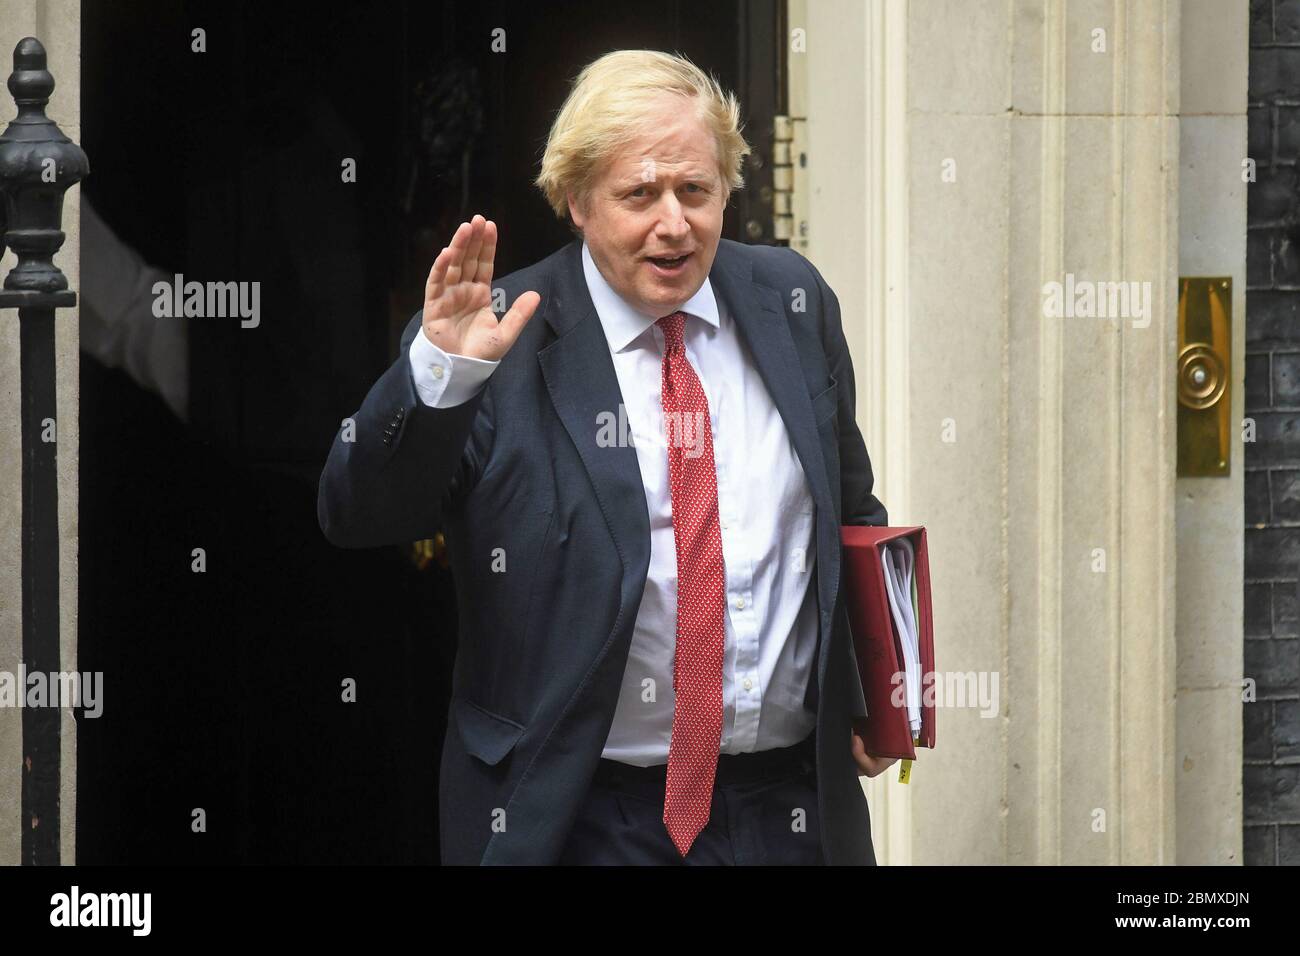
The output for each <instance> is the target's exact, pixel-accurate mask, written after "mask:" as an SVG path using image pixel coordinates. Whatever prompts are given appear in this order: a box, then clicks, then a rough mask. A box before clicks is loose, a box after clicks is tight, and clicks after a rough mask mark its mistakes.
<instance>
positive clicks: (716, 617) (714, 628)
mask: <svg viewBox="0 0 1300 956" xmlns="http://www.w3.org/2000/svg"><path fill="white" fill-rule="evenodd" d="M685 322H686V315H685V313H683V312H674V313H673V314H672V315H666V316H664V317H663V318H662V319H660V320H659V321H658V323H657V324H658V326H659V328H660V329H662V330H663V333H664V358H663V382H662V399H663V409H664V428H665V433H666V437H667V439H668V477H669V481H670V484H671V487H672V503H673V539H674V541H675V542H676V545H677V649H676V653H675V655H674V658H673V691H674V694H675V698H676V700H675V705H674V710H673V735H672V741H671V743H670V744H669V746H668V778H667V783H666V786H665V790H664V826H666V827H667V828H668V835H669V836H670V837H672V841H673V844H674V845H675V846H676V847H677V852H679V853H680V854H681V855H682V856H686V853H687V851H689V850H690V848H691V844H692V843H694V842H695V837H696V836H697V835H699V832H700V831H701V830H703V829H704V825H705V824H706V823H707V822H708V820H709V806H710V803H711V801H712V798H713V782H714V777H715V775H716V773H717V769H718V748H719V744H720V742H721V740H722V650H723V640H724V633H725V632H724V628H725V618H724V615H725V614H726V580H725V579H726V575H725V569H724V566H723V561H722V532H721V531H720V530H719V527H718V479H717V474H716V473H715V472H714V470H713V428H712V426H711V424H710V422H709V401H708V398H707V397H706V396H705V394H704V388H703V386H701V385H700V380H699V378H697V377H696V375H695V370H694V369H693V368H691V363H690V362H689V361H688V360H687V358H686V350H685V348H684V347H683V345H682V327H683V325H684V324H685Z"/></svg>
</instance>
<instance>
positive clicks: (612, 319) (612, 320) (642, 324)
mask: <svg viewBox="0 0 1300 956" xmlns="http://www.w3.org/2000/svg"><path fill="white" fill-rule="evenodd" d="M582 272H583V275H584V276H585V277H586V279H587V291H589V292H590V293H591V304H592V305H594V306H595V307H596V314H597V315H598V316H599V317H600V324H601V327H602V328H603V329H604V330H605V338H606V339H608V340H609V350H610V351H611V352H621V351H623V350H624V349H626V348H628V347H629V346H630V345H631V344H632V343H633V342H635V341H636V340H637V339H638V338H639V337H640V336H642V335H643V334H645V330H646V329H648V328H650V326H652V325H654V324H655V322H656V321H658V319H659V317H658V316H649V315H646V314H644V313H642V312H639V311H638V310H636V309H634V308H632V306H630V305H629V304H628V303H627V300H625V299H624V298H623V297H622V296H621V295H619V294H618V293H617V292H615V291H614V288H613V286H611V285H610V284H609V283H608V282H606V281H605V277H604V276H603V275H601V274H600V270H599V269H598V268H596V263H595V260H593V259H592V258H591V252H590V251H589V250H588V249H587V244H586V243H585V242H584V243H583V244H582ZM681 311H682V312H685V313H687V314H688V315H693V316H696V317H697V318H701V319H703V320H704V321H705V322H708V323H709V324H710V325H712V326H713V327H714V328H718V325H719V319H718V300H717V299H716V298H715V297H714V295H713V286H712V285H711V284H710V283H709V277H708V276H705V277H704V284H703V285H702V286H700V288H699V289H698V290H697V291H696V293H695V294H694V295H693V296H691V297H690V298H689V299H687V300H686V303H685V304H684V305H683V306H682V307H681Z"/></svg>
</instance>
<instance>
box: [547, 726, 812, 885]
mask: <svg viewBox="0 0 1300 956" xmlns="http://www.w3.org/2000/svg"><path fill="white" fill-rule="evenodd" d="M667 769H668V768H667V765H666V764H656V765H652V766H649V767H636V766H632V765H631V764H626V763H621V762H619V761H614V760H606V759H603V758H602V759H601V761H600V764H599V766H598V767H597V769H596V773H595V776H594V777H593V779H592V782H591V785H590V788H589V789H588V792H587V795H586V798H585V800H584V801H583V804H582V806H581V807H580V808H579V810H578V816H577V819H576V820H575V821H574V825H573V829H572V831H571V832H570V834H569V839H568V842H567V843H566V844H565V847H564V851H563V853H562V854H561V857H560V861H559V862H560V864H561V865H667V866H674V865H676V866H681V865H685V866H752V865H780V866H820V865H822V864H823V862H824V861H823V859H822V846H821V827H820V826H819V814H818V809H817V769H816V756H815V750H814V734H809V736H808V737H807V739H805V740H803V741H801V742H800V743H798V744H795V745H793V746H790V747H781V748H777V749H774V750H763V751H759V752H757V753H744V754H719V756H718V770H717V777H716V779H715V781H714V786H713V800H712V803H711V805H710V809H709V821H708V823H707V824H706V825H705V827H704V829H703V830H701V831H700V833H699V836H697V837H696V838H695V842H694V843H692V844H691V848H690V850H689V851H688V852H687V854H686V856H685V857H683V856H682V855H681V854H680V853H678V852H677V847H675V846H674V845H673V841H672V840H671V839H670V838H669V836H668V830H667V828H666V827H665V826H664V821H663V815H664V782H665V780H666V778H667Z"/></svg>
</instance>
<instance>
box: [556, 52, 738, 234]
mask: <svg viewBox="0 0 1300 956" xmlns="http://www.w3.org/2000/svg"><path fill="white" fill-rule="evenodd" d="M666 93H668V94H676V95H678V96H682V97H686V98H688V99H692V100H694V102H695V104H696V111H697V115H698V116H699V118H700V120H701V121H702V122H703V123H704V125H705V126H706V127H707V128H708V129H709V131H710V132H712V133H713V137H714V139H715V141H716V142H717V144H718V172H719V173H720V174H721V177H722V181H723V182H724V183H725V185H726V193H725V195H724V196H723V199H724V201H725V199H726V197H727V196H730V195H731V193H732V192H733V191H735V190H736V189H739V188H740V187H741V186H743V185H744V184H745V180H744V177H743V176H742V175H741V171H740V169H741V161H742V160H743V159H744V157H745V156H746V155H748V154H749V153H750V151H751V150H750V147H749V144H748V143H747V142H745V138H744V136H742V135H741V125H740V106H739V104H738V103H737V102H736V97H735V96H734V95H733V94H731V93H728V92H724V91H723V89H722V87H721V86H720V85H719V83H718V81H717V80H716V79H715V78H714V77H712V76H706V75H705V74H704V73H703V71H701V70H700V68H699V67H697V66H696V65H695V64H694V63H692V62H691V61H690V60H689V59H687V58H686V57H685V56H681V55H679V54H670V53H661V52H659V51H657V50H615V51H614V52H612V53H606V54H605V55H604V56H602V57H600V58H599V59H597V60H593V61H592V62H591V63H588V64H587V65H586V67H584V68H583V70H582V72H581V73H579V74H578V78H577V79H576V80H575V81H574V84H573V89H572V90H570V91H569V95H568V98H567V99H565V101H564V105H563V106H562V107H561V108H560V112H559V114H558V115H557V116H556V117H555V122H554V123H553V124H552V125H551V133H550V136H549V137H547V140H546V151H545V153H544V154H543V156H542V168H541V173H540V174H539V175H538V177H537V179H536V180H534V182H535V184H536V185H537V187H538V188H539V189H541V191H542V193H543V194H544V195H545V196H546V201H547V202H548V203H549V204H550V206H551V209H552V210H554V211H555V215H556V216H557V217H558V218H560V219H567V218H568V215H569V203H568V198H567V195H566V194H567V193H569V192H572V193H573V195H574V199H575V200H577V201H578V202H579V204H580V205H581V204H582V202H583V200H584V199H585V197H586V195H587V193H588V191H589V190H590V188H591V186H592V184H593V183H594V182H595V180H596V178H597V176H598V175H599V173H600V169H601V166H602V165H603V164H604V162H605V161H606V160H607V159H609V158H610V157H611V156H613V155H614V154H615V153H617V152H618V151H619V150H620V149H621V148H623V146H624V145H625V144H626V143H627V141H628V140H629V139H631V138H633V137H635V136H637V135H640V134H641V133H643V132H645V131H647V129H648V127H649V121H648V120H647V115H648V114H649V112H650V107H651V106H652V105H653V104H654V103H655V101H656V100H658V99H659V98H661V97H662V96H663V95H664V94H666ZM570 225H571V226H572V223H570ZM574 228H575V229H576V227H574Z"/></svg>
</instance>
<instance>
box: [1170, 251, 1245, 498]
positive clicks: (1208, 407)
mask: <svg viewBox="0 0 1300 956" xmlns="http://www.w3.org/2000/svg"><path fill="white" fill-rule="evenodd" d="M1231 372H1232V279H1231V278H1230V277H1228V276H1181V277H1179V279H1178V373H1177V375H1178V377H1177V380H1176V383H1175V387H1176V388H1177V390H1178V476H1179V477H1180V478H1181V477H1203V478H1208V477H1215V478H1223V477H1227V476H1228V475H1229V474H1230V473H1231V464H1232V458H1231V444H1230V441H1229V439H1230V437H1231V424H1230V422H1229V421H1228V416H1229V414H1230V412H1231V410H1232V388H1231V383H1232V375H1231Z"/></svg>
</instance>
